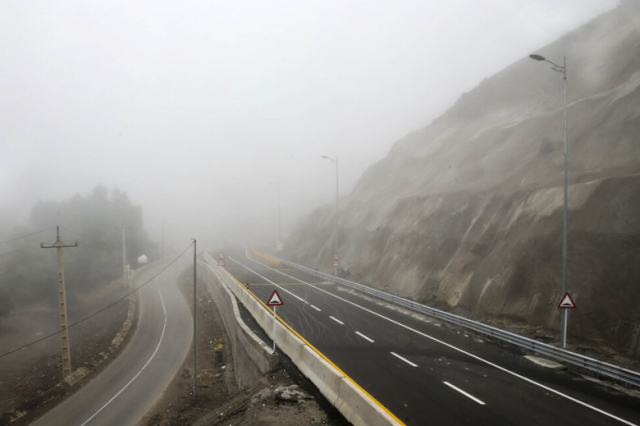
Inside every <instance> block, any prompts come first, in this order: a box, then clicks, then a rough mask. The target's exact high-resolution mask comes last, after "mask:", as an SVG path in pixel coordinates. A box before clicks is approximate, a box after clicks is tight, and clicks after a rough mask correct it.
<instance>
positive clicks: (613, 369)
mask: <svg viewBox="0 0 640 426" xmlns="http://www.w3.org/2000/svg"><path fill="white" fill-rule="evenodd" d="M253 252H256V251H255V249H253V248H252V253H253ZM261 256H264V257H261V258H262V259H263V260H266V261H271V262H273V260H274V259H275V258H274V257H272V256H267V255H262V254H261ZM257 257H260V256H257ZM265 257H266V258H265ZM277 261H278V262H279V263H280V264H282V265H284V266H288V267H290V268H294V269H297V270H299V271H302V272H305V273H307V274H309V275H312V276H314V277H316V278H320V279H321V280H324V281H331V282H334V283H337V284H342V285H344V286H347V287H350V288H353V289H355V290H358V291H361V292H363V293H367V294H370V295H372V296H375V297H378V298H380V299H383V300H386V301H389V302H391V303H394V304H396V305H400V306H404V307H406V308H409V309H412V310H414V311H417V312H421V313H423V314H426V315H429V316H431V317H434V318H438V319H440V320H443V321H447V322H449V323H452V324H457V325H460V326H462V327H466V328H468V329H471V330H474V331H477V332H478V333H482V334H486V335H488V336H491V337H494V338H496V339H499V340H502V341H505V342H509V343H512V344H514V345H516V346H520V347H522V348H525V349H528V350H531V351H534V352H537V353H539V354H542V355H547V356H550V357H552V358H555V359H557V360H559V361H563V362H566V363H567V364H571V365H575V366H577V367H580V368H584V369H586V370H589V371H591V372H594V373H596V374H599V375H602V376H606V377H609V378H612V379H615V380H619V381H621V382H623V383H626V384H629V385H633V386H636V387H640V373H638V372H636V371H632V370H628V369H625V368H622V367H618V366H617V365H613V364H609V363H606V362H603V361H599V360H597V359H594V358H589V357H586V356H583V355H580V354H576V353H574V352H571V351H568V350H565V349H561V348H557V347H555V346H551V345H547V344H545V343H541V342H538V341H536V340H533V339H529V338H526V337H523V336H519V335H517V334H514V333H510V332H508V331H504V330H501V329H499V328H495V327H491V326H488V325H486V324H482V323H480V322H477V321H473V320H470V319H467V318H464V317H460V316H458V315H454V314H451V313H449V312H444V311H441V310H438V309H434V308H431V307H429V306H427V305H423V304H421V303H417V302H414V301H412V300H409V299H405V298H403V297H399V296H395V295H393V294H389V293H387V292H384V291H380V290H377V289H375V288H371V287H369V286H365V285H362V284H358V283H356V282H353V281H349V280H345V279H342V278H339V277H336V276H334V275H329V274H325V273H324V272H320V271H316V270H315V269H311V268H307V267H305V266H302V265H298V264H297V263H293V262H290V261H288V260H284V259H277Z"/></svg>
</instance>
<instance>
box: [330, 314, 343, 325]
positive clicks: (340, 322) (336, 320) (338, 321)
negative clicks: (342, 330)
mask: <svg viewBox="0 0 640 426" xmlns="http://www.w3.org/2000/svg"><path fill="white" fill-rule="evenodd" d="M329 318H331V319H332V320H334V321H335V322H337V323H339V324H342V325H344V323H343V322H342V321H340V320H339V319H338V318H334V317H332V316H331V315H329Z"/></svg>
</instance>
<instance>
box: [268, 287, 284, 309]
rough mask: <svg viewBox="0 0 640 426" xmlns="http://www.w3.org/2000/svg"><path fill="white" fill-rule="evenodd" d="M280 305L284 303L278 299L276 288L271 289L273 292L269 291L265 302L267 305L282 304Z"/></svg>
mask: <svg viewBox="0 0 640 426" xmlns="http://www.w3.org/2000/svg"><path fill="white" fill-rule="evenodd" d="M282 305H284V303H283V302H282V299H280V295H279V294H278V290H273V293H271V297H270V298H269V301H268V302H267V306H282Z"/></svg>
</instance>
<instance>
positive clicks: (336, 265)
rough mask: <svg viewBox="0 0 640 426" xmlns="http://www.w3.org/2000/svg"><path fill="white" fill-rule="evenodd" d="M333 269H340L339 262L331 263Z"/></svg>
mask: <svg viewBox="0 0 640 426" xmlns="http://www.w3.org/2000/svg"><path fill="white" fill-rule="evenodd" d="M333 267H334V268H339V267H340V262H338V261H337V260H334V261H333Z"/></svg>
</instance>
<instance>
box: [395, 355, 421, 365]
mask: <svg viewBox="0 0 640 426" xmlns="http://www.w3.org/2000/svg"><path fill="white" fill-rule="evenodd" d="M391 355H393V356H395V357H396V358H400V359H401V360H403V361H404V362H406V363H407V364H409V365H410V366H412V367H417V366H418V364H414V363H412V362H411V361H409V360H408V359H406V358H402V357H401V356H400V355H398V354H397V353H395V352H391Z"/></svg>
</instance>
